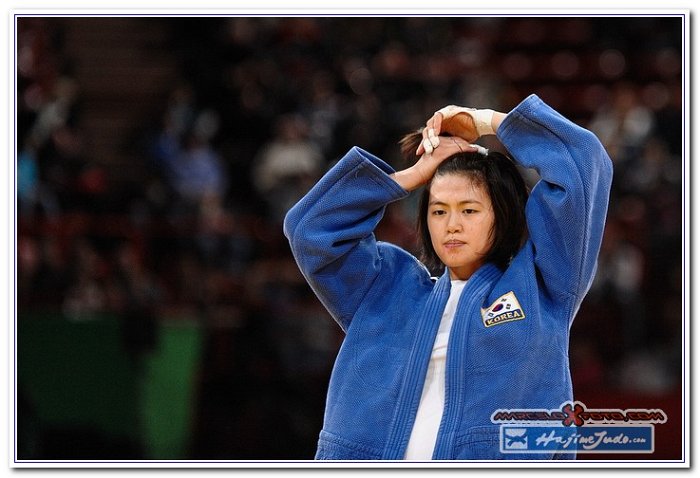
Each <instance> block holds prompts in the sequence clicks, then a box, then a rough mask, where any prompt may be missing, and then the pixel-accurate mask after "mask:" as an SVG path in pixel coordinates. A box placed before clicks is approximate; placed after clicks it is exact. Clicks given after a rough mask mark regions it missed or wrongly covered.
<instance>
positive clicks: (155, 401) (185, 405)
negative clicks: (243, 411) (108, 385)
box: [142, 322, 202, 460]
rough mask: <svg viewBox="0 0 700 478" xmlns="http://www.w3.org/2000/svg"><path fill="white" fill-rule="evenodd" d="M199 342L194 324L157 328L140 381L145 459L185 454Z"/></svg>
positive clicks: (180, 456) (178, 456) (189, 427)
mask: <svg viewBox="0 0 700 478" xmlns="http://www.w3.org/2000/svg"><path fill="white" fill-rule="evenodd" d="M201 342H202V340H201V334H200V329H199V327H198V326H196V325H195V324H192V323H189V322H187V323H177V324H172V325H167V326H164V327H162V328H161V331H160V337H159V340H158V345H157V346H156V350H155V352H154V353H153V354H152V355H151V356H150V357H149V358H148V360H147V363H146V371H145V380H144V383H143V400H142V404H143V417H144V419H143V426H144V438H145V442H146V444H147V450H146V452H147V456H148V458H149V459H159V460H177V459H183V458H186V457H187V456H186V454H187V446H188V445H189V437H190V432H191V430H192V420H193V418H194V417H193V415H194V403H195V398H196V397H195V396H194V395H195V393H194V391H195V389H196V383H195V381H196V376H197V367H198V365H199V358H200V356H201V348H202V344H201Z"/></svg>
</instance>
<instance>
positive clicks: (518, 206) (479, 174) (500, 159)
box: [401, 133, 529, 273]
mask: <svg viewBox="0 0 700 478" xmlns="http://www.w3.org/2000/svg"><path fill="white" fill-rule="evenodd" d="M409 136H414V137H413V138H412V139H406V138H404V140H402V141H401V146H402V150H403V152H404V156H405V157H410V156H409V154H413V155H414V157H415V154H414V152H415V147H417V146H416V145H417V143H419V142H420V140H419V139H417V138H415V133H414V135H409ZM446 174H462V175H464V176H466V177H468V178H469V179H471V180H472V181H474V182H475V183H476V184H478V185H480V186H483V187H484V188H485V190H486V191H487V193H488V195H489V198H490V199H491V204H492V207H493V214H494V224H493V229H492V231H491V237H492V239H493V240H492V244H491V248H490V250H489V251H488V253H487V254H486V257H485V260H486V262H491V263H493V264H495V265H496V266H498V267H499V268H501V269H505V268H506V267H507V266H508V264H509V263H510V261H511V259H512V258H513V256H515V254H516V253H517V252H518V251H519V250H520V248H521V247H522V245H523V243H524V242H525V239H526V237H527V222H526V219H525V203H526V202H527V198H528V194H529V193H528V188H527V185H526V184H525V180H524V179H523V177H522V175H521V174H520V171H518V168H517V167H516V165H515V162H514V161H513V159H512V158H510V157H509V156H507V155H505V154H503V153H500V152H497V151H489V152H488V154H482V153H479V152H471V151H470V152H462V153H456V154H454V155H452V156H450V157H449V158H447V159H446V160H445V161H443V162H442V163H441V164H440V166H438V168H437V170H436V171H435V175H434V176H433V177H435V176H442V175H446ZM431 184H432V178H431V180H430V181H428V183H427V184H426V185H425V187H424V189H423V191H422V194H421V198H420V203H419V207H418V217H417V221H416V228H417V233H418V234H417V236H418V248H419V254H420V259H421V261H423V263H424V264H425V265H426V266H427V267H428V269H429V270H430V271H431V273H439V272H440V271H442V270H443V269H444V264H443V263H442V261H441V260H440V258H439V257H438V255H437V253H436V252H435V249H434V248H433V244H432V241H431V239H430V231H429V230H428V202H429V197H430V186H431Z"/></svg>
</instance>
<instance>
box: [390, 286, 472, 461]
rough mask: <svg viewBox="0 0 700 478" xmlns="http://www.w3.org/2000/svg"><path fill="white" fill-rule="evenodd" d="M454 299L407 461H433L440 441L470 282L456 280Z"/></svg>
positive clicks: (440, 335) (444, 320)
mask: <svg viewBox="0 0 700 478" xmlns="http://www.w3.org/2000/svg"><path fill="white" fill-rule="evenodd" d="M451 283H452V286H451V288H450V297H449V299H447V304H445V310H444V311H443V313H442V319H440V327H439V328H438V332H437V336H436V337H435V343H434V344H433V353H432V354H431V356H430V363H429V364H428V371H427V373H426V375H425V383H424V384H423V394H422V395H421V398H420V404H419V405H418V412H417V414H416V421H415V423H414V424H413V430H412V431H411V438H410V439H409V440H408V448H406V456H405V457H404V459H405V460H421V461H422V460H431V459H432V458H433V450H434V449H435V441H436V440H437V434H438V429H439V428H440V421H441V420H442V412H443V410H444V408H445V364H446V362H447V341H448V340H449V338H450V329H451V328H452V322H453V321H454V318H455V312H456V311H457V302H459V296H460V295H461V294H462V290H463V289H464V286H465V284H466V283H467V281H464V280H453V281H451Z"/></svg>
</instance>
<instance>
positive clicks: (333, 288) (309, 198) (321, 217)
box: [284, 141, 468, 330]
mask: <svg viewBox="0 0 700 478" xmlns="http://www.w3.org/2000/svg"><path fill="white" fill-rule="evenodd" d="M458 143H459V141H458V142H455V143H453V145H452V146H450V147H445V148H442V150H440V151H436V152H435V154H430V155H427V154H426V155H423V157H422V158H421V159H419V160H418V161H417V162H416V163H415V164H414V165H412V166H410V167H409V168H407V169H405V170H402V171H399V172H395V171H394V170H393V168H391V167H390V166H389V165H388V164H386V163H385V162H384V161H382V160H381V159H379V158H377V157H376V156H374V155H372V154H370V153H368V152H367V151H364V150H362V149H360V148H353V149H352V150H350V151H349V152H348V153H347V154H346V155H345V156H344V157H343V158H342V159H341V160H340V161H339V162H338V163H337V164H336V165H335V166H334V167H333V168H332V169H331V170H330V171H328V173H326V174H325V175H324V177H323V178H321V180H320V181H319V182H318V183H317V184H316V185H315V186H314V187H313V188H312V189H311V190H310V191H309V192H308V193H307V194H306V195H305V196H304V197H303V198H302V199H301V200H300V201H299V202H298V203H297V204H296V205H295V206H294V207H293V208H292V209H291V210H290V211H289V212H288V213H287V215H286V217H285V221H284V233H285V235H286V236H287V238H288V239H289V242H290V246H291V249H292V253H293V255H294V258H295V259H296V261H297V264H298V266H299V268H300V270H301V272H302V274H303V275H304V277H305V278H306V280H307V282H308V283H309V285H310V286H311V288H312V289H313V290H314V292H315V293H316V295H317V297H318V298H319V300H320V301H321V302H322V303H323V305H324V306H325V307H326V309H328V311H329V312H330V314H331V315H332V316H333V318H334V319H335V320H336V321H337V322H338V323H339V324H340V326H341V327H342V328H343V329H344V330H347V327H349V325H350V322H351V320H352V317H353V316H354V315H355V313H356V311H357V309H358V308H359V307H360V304H361V303H362V301H363V299H364V298H365V296H366V294H367V293H368V291H369V289H370V288H371V287H372V286H373V283H374V282H375V279H376V278H377V276H378V275H379V274H380V271H381V270H382V268H385V269H386V268H387V265H386V264H383V261H384V259H385V258H384V257H382V250H380V248H379V247H378V244H377V241H376V238H375V236H374V229H375V228H376V226H377V224H378V223H379V221H380V220H381V218H382V216H383V214H384V210H385V207H386V205H387V204H389V203H390V202H392V201H396V200H398V199H401V198H403V197H405V196H407V195H408V191H409V190H411V189H414V188H416V187H418V186H419V185H420V184H422V183H424V182H425V181H427V180H428V179H429V178H430V177H431V176H432V174H433V172H434V171H435V168H436V167H437V164H439V163H440V162H441V161H443V160H444V159H445V158H446V157H448V156H449V155H451V154H454V152H457V151H459V148H460V147H461V148H466V147H468V145H467V144H466V142H464V141H461V143H462V145H461V146H458ZM389 249H390V247H389V246H387V248H385V252H386V251H389ZM391 251H392V252H391V253H392V254H399V253H401V252H402V251H399V250H398V248H393V249H391ZM403 254H404V255H406V256H408V254H407V253H403ZM411 261H412V262H415V260H413V259H412V258H411ZM415 265H416V266H417V265H418V264H417V263H415Z"/></svg>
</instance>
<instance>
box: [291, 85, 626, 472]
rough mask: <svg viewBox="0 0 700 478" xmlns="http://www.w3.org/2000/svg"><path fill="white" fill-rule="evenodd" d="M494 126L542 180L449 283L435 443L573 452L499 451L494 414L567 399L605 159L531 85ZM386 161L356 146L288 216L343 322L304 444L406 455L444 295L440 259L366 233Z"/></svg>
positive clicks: (322, 450) (362, 456) (442, 450)
mask: <svg viewBox="0 0 700 478" xmlns="http://www.w3.org/2000/svg"><path fill="white" fill-rule="evenodd" d="M497 136H498V138H499V139H500V141H501V142H502V143H503V145H504V146H505V147H506V148H507V149H508V151H509V152H510V153H511V155H512V156H513V157H514V159H515V160H516V161H517V162H518V163H520V164H521V165H522V166H524V167H526V168H534V169H535V170H537V172H538V173H539V175H540V177H541V180H540V181H539V182H538V183H537V184H536V185H535V187H534V188H533V189H532V192H531V194H530V197H529V199H528V202H527V205H526V217H527V222H528V230H529V238H528V240H527V241H526V243H525V244H524V246H523V247H522V249H521V250H520V251H519V253H518V254H517V255H516V256H515V257H514V258H513V260H512V261H511V263H510V264H509V266H508V267H507V268H506V269H505V270H501V269H499V268H498V267H496V266H495V265H493V264H485V265H484V266H482V267H481V268H480V269H479V270H477V271H476V272H475V273H474V274H473V275H472V277H471V278H470V279H469V281H468V282H467V284H466V286H465V288H464V290H463V292H462V295H461V297H460V300H459V304H458V306H457V312H456V315H455V318H454V323H453V326H452V330H451V333H450V337H449V344H448V350H447V364H446V368H447V370H446V385H445V388H446V391H445V408H444V414H443V417H442V421H441V424H440V429H439V432H438V435H437V441H436V445H435V451H434V454H433V459H436V460H491V459H556V458H572V457H573V455H571V454H567V453H552V454H549V455H542V454H534V455H533V454H510V453H507V454H506V453H501V451H500V438H499V425H498V424H496V423H493V422H492V421H491V417H492V414H493V413H494V411H496V410H506V409H510V410H513V409H517V410H525V409H538V410H542V409H546V410H551V409H557V408H559V407H561V405H562V404H563V403H564V402H567V401H571V400H572V399H573V397H572V385H571V377H570V371H569V359H568V348H569V345H568V344H569V330H570V326H571V323H572V321H573V318H574V316H575V315H576V312H577V311H578V309H579V306H580V304H581V301H582V300H583V297H584V295H585V294H586V292H587V291H588V289H589V287H590V285H591V282H592V280H593V276H594V273H595V268H596V260H597V256H598V252H599V249H600V244H601V239H602V235H603V228H604V225H605V216H606V212H607V207H608V199H609V192H610V185H611V181H612V164H611V161H610V158H609V157H608V155H607V153H606V152H605V150H604V148H603V147H602V145H601V144H600V141H599V140H598V139H597V138H596V137H595V136H594V135H593V134H592V133H591V132H589V131H587V130H585V129H583V128H581V127H579V126H577V125H575V124H574V123H572V122H571V121H569V120H567V119H565V118H564V117H563V116H562V115H560V114H559V113H558V112H556V111H555V110H553V109H552V108H551V107H549V106H548V105H546V104H545V103H544V102H543V101H542V100H540V99H539V98H538V97H537V96H535V95H531V96H529V97H528V98H526V99H525V100H524V101H522V102H521V103H520V104H519V105H518V106H517V107H516V108H515V109H513V110H512V111H511V112H510V113H509V114H508V115H507V116H506V118H505V119H504V121H503V122H502V124H501V126H500V127H499V128H498V131H497ZM393 172H394V170H393V169H392V168H391V167H390V166H389V165H387V164H386V163H385V162H383V161H382V160H380V159H379V158H377V157H375V156H373V155H372V154H370V153H368V152H366V151H363V150H362V149H360V148H357V147H355V148H353V149H352V150H350V151H349V152H348V153H347V154H346V155H345V156H344V157H343V158H342V159H341V160H340V161H339V162H338V163H337V164H336V165H335V166H334V167H333V168H332V169H331V170H330V171H329V172H328V173H326V175H325V176H324V177H323V178H322V179H321V180H320V181H319V182H318V183H317V184H316V185H315V186H314V187H313V188H312V189H311V191H309V192H308V193H307V194H306V196H305V197H303V198H302V199H301V200H300V201H299V202H298V203H297V204H296V205H295V206H294V207H293V208H292V209H291V210H290V211H289V212H288V213H287V216H286V218H285V222H284V232H285V235H286V236H287V237H288V238H289V241H290V244H291V249H292V252H293V254H294V257H295V259H296V261H297V264H298V265H299V268H300V269H301V271H302V273H303V274H304V277H305V278H306V280H307V281H308V283H309V285H310V286H311V288H312V289H313V290H314V292H315V293H316V295H317V296H318V298H319V300H320V301H321V302H322V303H323V305H324V306H325V307H326V308H327V309H328V311H329V313H330V314H331V315H332V317H333V318H334V319H335V320H336V321H337V322H338V324H339V325H340V327H341V328H342V329H343V331H344V332H345V334H346V335H345V338H344V341H343V344H342V346H341V348H340V351H339V353H338V356H337V359H336V362H335V366H334V368H333V372H332V374H331V379H330V384H329V390H328V397H327V403H326V411H325V418H324V423H323V429H322V430H321V432H320V437H319V442H318V449H317V452H316V459H330V460H400V459H403V457H404V454H405V451H406V446H407V444H408V440H409V437H410V434H411V429H412V426H413V422H414V420H415V415H416V411H417V409H418V404H419V401H420V397H421V392H422V389H423V383H424V379H425V374H426V370H427V366H428V361H429V359H430V354H431V351H432V346H433V342H434V340H435V336H436V333H437V329H438V325H439V323H440V319H441V316H442V312H443V309H444V307H445V303H446V301H447V298H448V296H449V292H450V280H449V273H448V272H447V271H445V273H444V274H443V275H442V276H441V277H440V278H439V279H437V280H435V279H431V277H430V273H429V272H428V270H427V269H426V268H425V267H424V266H423V265H422V264H421V263H420V262H419V261H418V260H417V259H416V258H415V257H414V256H412V255H411V254H409V253H408V252H406V251H404V250H403V249H401V248H398V247H396V246H394V245H392V244H389V243H385V242H381V241H377V240H376V238H375V236H374V233H373V231H374V230H375V227H376V226H377V223H378V222H379V221H380V219H381V218H382V215H383V213H384V210H385V207H386V205H387V204H389V203H391V202H392V201H396V200H398V199H401V198H404V197H406V196H407V194H408V192H407V191H405V190H404V189H403V188H401V187H400V186H399V185H398V184H397V183H396V182H395V181H394V180H393V179H392V178H391V177H390V176H389V174H391V173H393ZM501 303H503V304H505V305H507V306H508V310H507V311H506V310H504V309H505V308H504V307H502V306H499V304H501Z"/></svg>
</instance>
